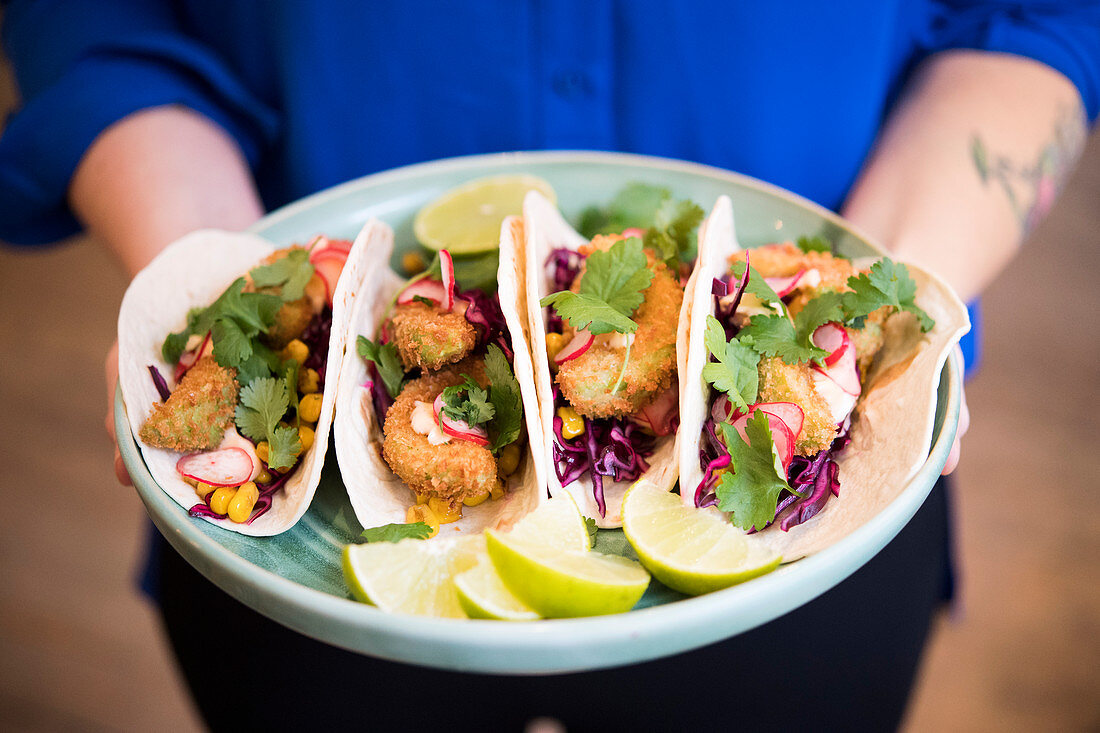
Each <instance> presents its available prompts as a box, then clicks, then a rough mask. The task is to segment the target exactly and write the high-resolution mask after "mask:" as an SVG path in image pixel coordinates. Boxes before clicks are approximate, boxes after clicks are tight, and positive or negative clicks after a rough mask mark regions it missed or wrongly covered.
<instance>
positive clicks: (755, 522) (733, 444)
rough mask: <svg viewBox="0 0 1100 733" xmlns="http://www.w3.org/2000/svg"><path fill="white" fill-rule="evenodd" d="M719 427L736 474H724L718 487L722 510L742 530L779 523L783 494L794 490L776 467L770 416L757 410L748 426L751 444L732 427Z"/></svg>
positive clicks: (716, 488) (725, 424) (716, 490)
mask: <svg viewBox="0 0 1100 733" xmlns="http://www.w3.org/2000/svg"><path fill="white" fill-rule="evenodd" d="M719 426H720V427H721V429H722V439H723V440H724V441H725V443H726V448H727V449H728V450H729V453H730V466H732V467H733V470H732V471H726V472H724V473H723V474H722V478H721V480H720V481H719V483H718V486H717V487H715V493H716V494H717V496H718V508H719V509H721V510H722V511H724V512H731V513H732V516H731V521H732V522H733V523H734V524H735V525H737V526H738V527H740V528H741V529H745V530H747V529H751V528H753V527H755V528H757V529H763V528H764V527H765V526H766V525H767V524H768V523H769V522H771V521H772V520H774V519H775V509H776V504H777V503H778V501H779V494H780V493H781V492H782V491H783V489H789V488H790V487H789V486H788V484H787V481H786V479H785V478H784V477H783V476H781V475H780V470H779V467H777V466H776V457H775V453H774V449H773V447H772V432H771V428H770V427H768V416H767V413H765V412H764V411H763V410H757V411H756V412H754V413H753V414H752V416H751V417H750V418H749V420H748V423H747V424H746V425H745V434H746V435H748V438H749V442H748V443H746V442H745V441H744V440H742V439H741V435H740V434H739V433H738V432H737V429H736V428H734V427H733V426H732V425H730V424H729V423H725V422H723V423H719Z"/></svg>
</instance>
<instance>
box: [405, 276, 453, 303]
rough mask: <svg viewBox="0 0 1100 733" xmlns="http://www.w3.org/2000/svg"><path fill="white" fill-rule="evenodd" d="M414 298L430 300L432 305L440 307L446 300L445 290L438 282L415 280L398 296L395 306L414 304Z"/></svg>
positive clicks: (425, 279)
mask: <svg viewBox="0 0 1100 733" xmlns="http://www.w3.org/2000/svg"><path fill="white" fill-rule="evenodd" d="M416 298H425V299H427V300H430V301H431V302H432V304H433V305H442V304H443V302H444V301H445V300H446V299H447V288H445V287H444V286H443V283H441V282H440V281H438V280H429V279H427V278H424V279H423V280H417V281H416V282H414V283H410V284H409V285H408V286H406V287H405V289H404V290H402V291H401V292H400V293H399V294H398V296H397V304H398V305H408V304H409V303H412V302H414V301H415V300H416Z"/></svg>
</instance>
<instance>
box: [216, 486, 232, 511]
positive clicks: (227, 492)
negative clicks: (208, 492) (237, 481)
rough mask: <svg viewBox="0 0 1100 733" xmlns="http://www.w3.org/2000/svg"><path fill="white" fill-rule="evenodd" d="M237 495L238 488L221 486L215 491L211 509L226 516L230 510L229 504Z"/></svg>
mask: <svg viewBox="0 0 1100 733" xmlns="http://www.w3.org/2000/svg"><path fill="white" fill-rule="evenodd" d="M236 495H237V487H236V486H220V487H218V488H217V489H215V490H214V495H213V496H211V497H210V508H211V509H213V510H214V512H215V513H217V514H225V513H226V512H227V511H228V510H229V502H231V501H233V497H234V496H236Z"/></svg>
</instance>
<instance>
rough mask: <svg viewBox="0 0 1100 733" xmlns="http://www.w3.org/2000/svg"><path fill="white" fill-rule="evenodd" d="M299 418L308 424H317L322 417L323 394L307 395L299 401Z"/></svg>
mask: <svg viewBox="0 0 1100 733" xmlns="http://www.w3.org/2000/svg"><path fill="white" fill-rule="evenodd" d="M298 417H300V418H302V419H303V420H305V421H306V422H317V420H318V418H320V417H321V394H320V393H319V392H314V393H313V394H307V395H306V396H305V397H303V398H302V399H300V400H299V401H298Z"/></svg>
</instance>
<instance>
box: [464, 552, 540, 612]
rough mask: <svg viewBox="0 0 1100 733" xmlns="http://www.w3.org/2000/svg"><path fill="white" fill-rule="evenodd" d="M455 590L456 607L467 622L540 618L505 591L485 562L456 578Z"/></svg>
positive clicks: (487, 562)
mask: <svg viewBox="0 0 1100 733" xmlns="http://www.w3.org/2000/svg"><path fill="white" fill-rule="evenodd" d="M455 589H456V590H457V591H458V602H459V604H460V605H461V606H462V609H463V610H464V611H466V615H467V616H469V617H470V618H490V619H500V620H503V621H533V620H535V619H537V618H538V617H539V615H538V614H537V613H535V612H534V611H532V610H531V607H530V606H528V605H527V604H526V603H524V602H523V601H521V600H520V599H518V598H516V597H515V595H514V594H513V593H512V592H511V591H510V590H508V587H507V586H505V585H504V582H503V581H502V580H501V579H500V576H499V575H497V571H496V570H494V569H493V563H492V562H490V561H489V559H488V558H485V559H483V560H482V561H481V562H479V563H478V564H477V565H475V566H474V567H473V568H471V569H470V570H467V571H466V572H464V573H459V574H458V575H456V576H455Z"/></svg>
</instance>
